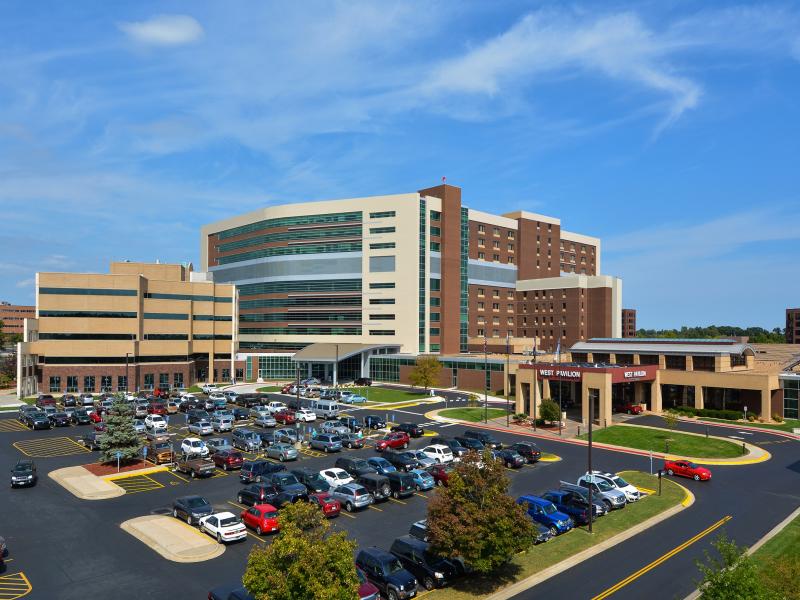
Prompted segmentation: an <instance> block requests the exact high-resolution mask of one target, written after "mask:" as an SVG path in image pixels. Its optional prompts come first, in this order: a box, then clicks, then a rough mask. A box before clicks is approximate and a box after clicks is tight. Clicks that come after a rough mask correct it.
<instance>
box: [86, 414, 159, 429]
mask: <svg viewBox="0 0 800 600" xmlns="http://www.w3.org/2000/svg"><path fill="white" fill-rule="evenodd" d="M95 414H96V413H95ZM92 420H93V421H94V419H92ZM144 426H145V427H146V428H147V430H148V431H166V430H167V421H166V420H165V419H164V417H162V416H161V415H154V414H149V415H147V416H146V417H145V418H144Z"/></svg>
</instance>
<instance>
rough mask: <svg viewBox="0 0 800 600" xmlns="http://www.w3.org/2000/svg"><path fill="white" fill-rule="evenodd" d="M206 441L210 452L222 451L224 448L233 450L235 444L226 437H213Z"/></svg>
mask: <svg viewBox="0 0 800 600" xmlns="http://www.w3.org/2000/svg"><path fill="white" fill-rule="evenodd" d="M205 443H206V446H208V450H209V452H211V453H212V454H213V453H214V452H222V451H223V450H233V446H232V445H231V443H230V442H229V441H228V440H226V439H225V438H221V437H212V438H208V439H207V440H205Z"/></svg>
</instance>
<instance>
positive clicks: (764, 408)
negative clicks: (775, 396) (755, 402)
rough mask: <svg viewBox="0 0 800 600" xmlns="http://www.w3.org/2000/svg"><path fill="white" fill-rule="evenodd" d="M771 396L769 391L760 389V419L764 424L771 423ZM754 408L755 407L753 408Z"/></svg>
mask: <svg viewBox="0 0 800 600" xmlns="http://www.w3.org/2000/svg"><path fill="white" fill-rule="evenodd" d="M771 400H772V394H771V393H770V389H769V388H768V387H767V388H762V389H761V418H762V419H764V421H765V422H768V423H771V422H772V412H771V409H772V402H771ZM753 408H755V407H753Z"/></svg>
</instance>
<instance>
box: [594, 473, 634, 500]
mask: <svg viewBox="0 0 800 600" xmlns="http://www.w3.org/2000/svg"><path fill="white" fill-rule="evenodd" d="M586 474H587V475H594V476H595V477H596V478H597V479H602V480H603V481H607V482H608V483H610V484H611V485H613V486H614V487H615V488H617V489H618V490H619V491H620V492H622V493H624V494H625V499H626V500H627V501H628V502H636V501H637V500H638V499H639V498H641V497H642V493H641V492H640V491H639V489H638V488H637V487H636V486H633V485H631V484H630V483H628V482H627V481H625V480H624V479H623V478H622V477H620V476H619V475H616V474H614V473H606V472H605V471H592V472H591V473H588V472H587V473H586Z"/></svg>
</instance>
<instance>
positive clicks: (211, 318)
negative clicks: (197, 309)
mask: <svg viewBox="0 0 800 600" xmlns="http://www.w3.org/2000/svg"><path fill="white" fill-rule="evenodd" d="M192 319H194V320H195V321H232V320H233V317H231V316H230V315H192Z"/></svg>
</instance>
